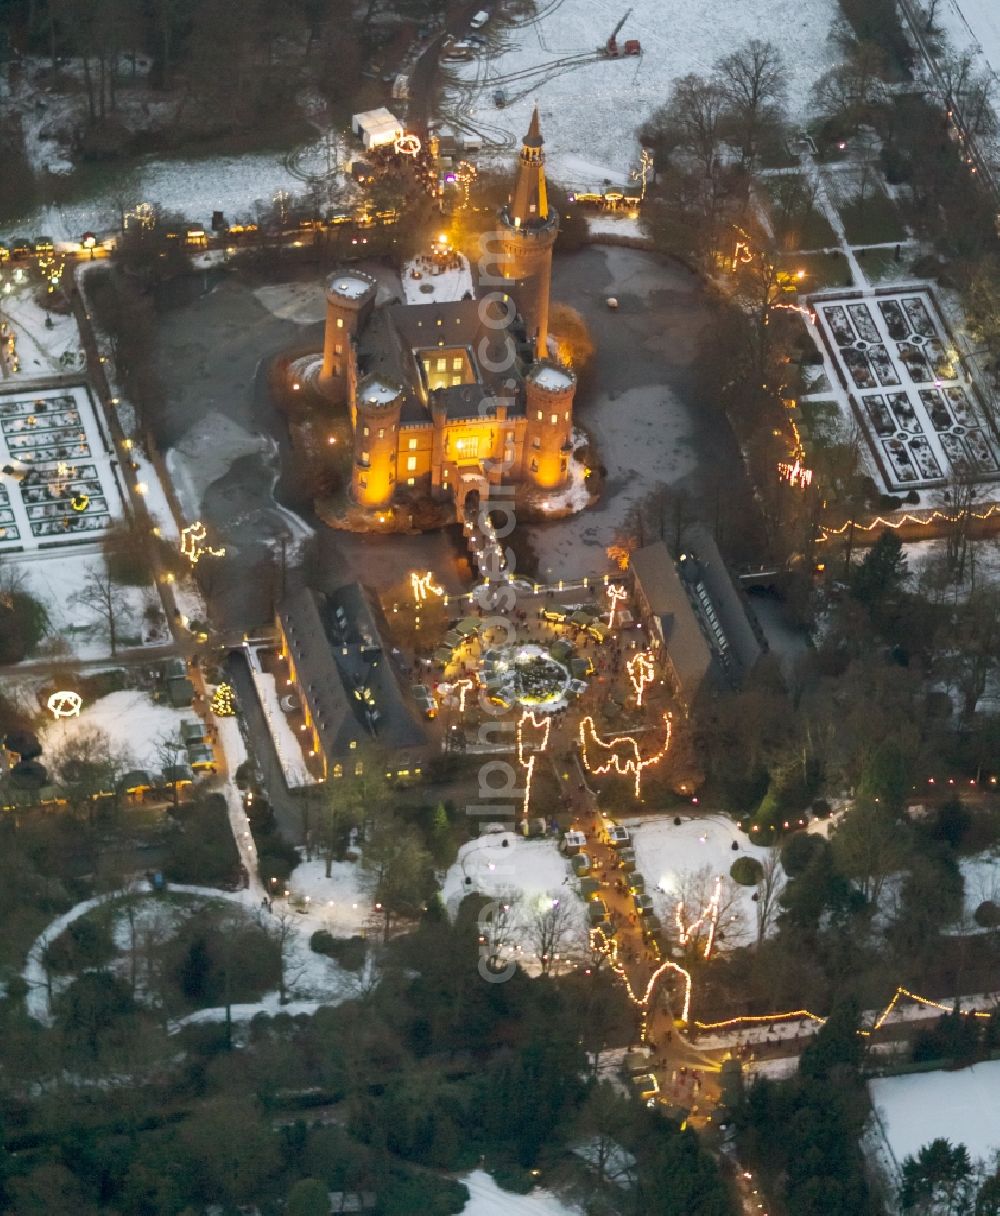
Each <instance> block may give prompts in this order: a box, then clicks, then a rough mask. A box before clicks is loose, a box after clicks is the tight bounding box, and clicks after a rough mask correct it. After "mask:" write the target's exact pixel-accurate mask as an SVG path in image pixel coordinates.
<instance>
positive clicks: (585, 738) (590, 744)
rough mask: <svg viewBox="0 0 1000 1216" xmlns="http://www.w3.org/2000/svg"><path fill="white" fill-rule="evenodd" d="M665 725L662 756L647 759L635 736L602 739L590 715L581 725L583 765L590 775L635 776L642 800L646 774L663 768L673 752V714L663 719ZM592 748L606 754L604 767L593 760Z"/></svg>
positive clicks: (661, 749)
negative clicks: (659, 767) (640, 749)
mask: <svg viewBox="0 0 1000 1216" xmlns="http://www.w3.org/2000/svg"><path fill="white" fill-rule="evenodd" d="M663 724H664V727H665V732H664V737H663V746H662V747H661V748H660V750H659V751H658V752H654V753H653V754H652V755H651V756H646V758H645V759H643V757H642V756H641V755H640V754H639V744H638V743H637V742H636V739H635V736H634V735H615V737H614V738H613V739H602V738H600V737H599V735H598V734H597V728H596V726H595V725H594V719H593V718H592V717H590V716H589V715H588V716H587V717H586V718H584V719H583V720H582V721H581V722H580V733H579V739H580V758H581V760H582V761H583V767H584V768H585V769H586V770H587V772H588V773H593V774H594V775H595V776H598V777H600V776H602V775H603V774H604V773H608V772H610V771H611V770H612V769H614V771H615V772H616V773H617V774H618V776H619V777H627V776H629V775H630V774H631V776H632V778H633V781H634V786H635V796H636V798H641V797H642V774H643V772H644V770H645V769H647V768H651V767H652V766H653V765H654V764H659V762H660V761H661V760H662V759H663V757H664V756H665V755H666V754H667V752H668V751H669V750H670V732H671V721H670V714H669V713H665V714H664V715H663ZM592 748H593V749H595V750H599V751H602V752H604V753H606V754H607V757H608V759H607V761H606V762H603V763H602V762H598V761H596V760H592V759H591V749H592Z"/></svg>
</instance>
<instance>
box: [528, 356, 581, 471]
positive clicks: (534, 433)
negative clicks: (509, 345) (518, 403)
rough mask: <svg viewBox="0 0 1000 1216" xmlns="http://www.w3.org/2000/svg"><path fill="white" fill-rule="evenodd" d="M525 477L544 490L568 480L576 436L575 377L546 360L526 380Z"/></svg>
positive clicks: (567, 370) (529, 373)
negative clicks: (574, 409)
mask: <svg viewBox="0 0 1000 1216" xmlns="http://www.w3.org/2000/svg"><path fill="white" fill-rule="evenodd" d="M524 383H525V413H526V415H527V426H526V427H525V432H524V474H523V475H524V478H525V480H526V481H529V482H531V483H532V484H533V485H536V486H538V488H539V489H542V490H555V489H558V488H559V487H560V486H561V485H562V484H563V483H564V482H565V480H566V474H567V469H568V468H569V454H570V450H571V447H572V443H571V440H572V435H573V396H574V394H575V393H576V376H574V375H573V373H572V372H571V371H570V370H569V368H568V367H562V366H561V365H560V364H558V363H553V362H552V361H550V360H544V361H542V362H539V363H535V364H534V365H533V366H532V368H531V370H530V371H529V372H528V375H527V376H526V377H525V382H524Z"/></svg>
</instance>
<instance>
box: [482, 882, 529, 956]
mask: <svg viewBox="0 0 1000 1216" xmlns="http://www.w3.org/2000/svg"><path fill="white" fill-rule="evenodd" d="M521 911H522V909H521V894H520V892H519V891H517V890H516V889H514V888H510V889H509V890H506V891H500V892H499V893H498V894H497V895H495V896H494V898H493V899H491V900H490V902H489V903H488V904H486V905H485V906H484V907H483V909H482V910H481V912H480V913H479V944H480V946H481V947H485V948H486V953H485V957H486V963H487V966H488V967H489V969H490V970H491V971H495V972H497V973H499V972H501V971H503V969H504V968H505V966H506V965H507V963H508V961H509V958H510V954H511V951H512V948H513V946H514V945H515V943H516V942H517V938H518V935H519V932H520V924H521Z"/></svg>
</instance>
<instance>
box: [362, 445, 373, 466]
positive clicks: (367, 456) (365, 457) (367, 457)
mask: <svg viewBox="0 0 1000 1216" xmlns="http://www.w3.org/2000/svg"><path fill="white" fill-rule="evenodd" d="M370 460H371V453H370V452H366V451H365V450H364V449H362V451H361V463H362V464H368V462H369V461H370Z"/></svg>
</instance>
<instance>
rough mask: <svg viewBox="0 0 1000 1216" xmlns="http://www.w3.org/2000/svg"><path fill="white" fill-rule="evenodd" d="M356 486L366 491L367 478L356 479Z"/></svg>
mask: <svg viewBox="0 0 1000 1216" xmlns="http://www.w3.org/2000/svg"><path fill="white" fill-rule="evenodd" d="M358 485H359V486H360V487H361V488H362V490H367V489H368V478H367V477H359V478H358Z"/></svg>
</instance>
